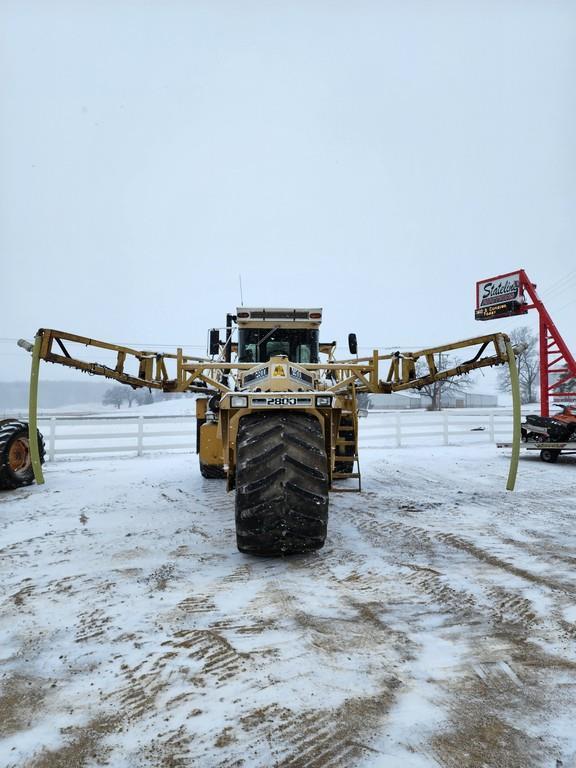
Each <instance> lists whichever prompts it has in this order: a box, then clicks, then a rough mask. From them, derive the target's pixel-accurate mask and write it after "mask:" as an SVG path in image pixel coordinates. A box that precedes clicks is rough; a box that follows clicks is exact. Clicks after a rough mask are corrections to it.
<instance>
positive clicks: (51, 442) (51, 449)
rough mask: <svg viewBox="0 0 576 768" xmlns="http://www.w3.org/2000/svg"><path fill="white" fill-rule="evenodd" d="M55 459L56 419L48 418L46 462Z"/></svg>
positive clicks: (53, 417)
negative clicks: (48, 430)
mask: <svg viewBox="0 0 576 768" xmlns="http://www.w3.org/2000/svg"><path fill="white" fill-rule="evenodd" d="M55 458H56V417H55V416H51V417H50V432H49V434H48V461H54V459H55Z"/></svg>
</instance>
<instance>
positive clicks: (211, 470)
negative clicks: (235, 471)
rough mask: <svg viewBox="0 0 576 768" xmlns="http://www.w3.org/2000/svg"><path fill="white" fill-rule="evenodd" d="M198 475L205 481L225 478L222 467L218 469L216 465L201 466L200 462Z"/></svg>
mask: <svg viewBox="0 0 576 768" xmlns="http://www.w3.org/2000/svg"><path fill="white" fill-rule="evenodd" d="M200 474H201V475H202V477H205V478H206V479H207V480H222V478H225V477H226V476H227V472H226V470H225V469H224V467H219V466H218V465H217V464H202V462H200Z"/></svg>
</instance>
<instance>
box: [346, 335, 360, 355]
mask: <svg viewBox="0 0 576 768" xmlns="http://www.w3.org/2000/svg"><path fill="white" fill-rule="evenodd" d="M348 349H349V350H350V354H351V355H356V354H358V340H357V338H356V334H355V333H349V334H348Z"/></svg>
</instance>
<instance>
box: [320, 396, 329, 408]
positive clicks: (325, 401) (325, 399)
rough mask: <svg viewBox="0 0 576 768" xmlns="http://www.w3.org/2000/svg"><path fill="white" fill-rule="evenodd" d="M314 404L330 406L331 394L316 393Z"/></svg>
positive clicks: (321, 406) (323, 406)
mask: <svg viewBox="0 0 576 768" xmlns="http://www.w3.org/2000/svg"><path fill="white" fill-rule="evenodd" d="M316 405H317V406H318V407H320V408H330V407H331V406H332V395H318V396H317V397H316Z"/></svg>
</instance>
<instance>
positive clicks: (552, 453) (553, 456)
mask: <svg viewBox="0 0 576 768" xmlns="http://www.w3.org/2000/svg"><path fill="white" fill-rule="evenodd" d="M558 456H560V451H559V450H558V449H555V448H544V449H543V450H542V451H540V458H541V459H542V461H545V462H546V463H547V464H555V463H556V462H557V461H558Z"/></svg>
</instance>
